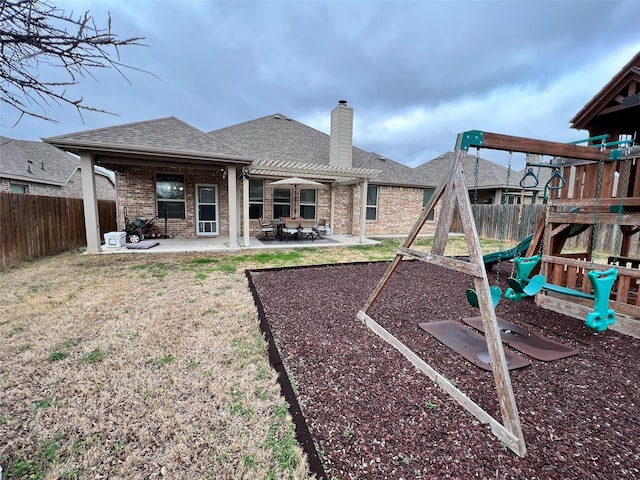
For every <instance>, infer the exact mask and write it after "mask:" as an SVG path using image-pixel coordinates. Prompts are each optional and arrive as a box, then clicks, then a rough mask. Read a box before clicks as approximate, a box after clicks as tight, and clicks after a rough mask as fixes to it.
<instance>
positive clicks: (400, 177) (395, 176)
mask: <svg viewBox="0 0 640 480" xmlns="http://www.w3.org/2000/svg"><path fill="white" fill-rule="evenodd" d="M208 135H209V136H210V137H211V138H214V139H216V140H218V141H220V142H222V143H225V144H226V145H230V146H231V147H233V148H234V149H235V150H237V151H239V152H242V153H243V154H245V155H247V156H250V157H253V158H255V159H256V161H255V163H254V165H255V166H256V167H258V166H260V165H284V164H291V165H299V166H304V165H308V166H309V168H310V170H317V171H318V172H320V173H321V172H322V171H323V168H318V167H319V166H323V167H325V168H324V169H328V168H329V167H330V164H329V149H330V137H329V135H327V134H326V133H323V132H321V131H319V130H316V129H314V128H312V127H309V126H308V125H305V124H303V123H300V122H298V121H296V120H294V119H292V118H289V117H287V116H286V115H283V114H281V113H276V114H273V115H267V116H265V117H261V118H257V119H255V120H250V121H247V122H243V123H239V124H237V125H232V126H229V127H225V128H221V129H219V130H214V131H212V132H209V133H208ZM352 167H353V170H352V171H353V172H354V173H357V169H366V170H362V173H363V175H362V176H371V171H376V170H377V171H378V174H377V176H375V177H374V178H371V179H370V180H369V181H370V183H372V184H382V185H399V186H400V185H401V186H416V187H424V186H428V185H429V184H428V183H425V181H424V180H423V179H422V178H421V177H420V176H419V175H418V176H417V175H416V174H415V172H414V170H413V169H412V168H409V167H407V166H406V165H402V164H400V163H398V162H395V161H393V160H390V159H387V158H384V157H382V156H381V155H378V154H377V153H374V152H366V151H364V150H362V149H360V148H357V147H353V150H352ZM367 171H368V172H369V173H368V174H366V173H367ZM319 178H322V177H319Z"/></svg>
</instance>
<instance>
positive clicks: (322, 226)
mask: <svg viewBox="0 0 640 480" xmlns="http://www.w3.org/2000/svg"><path fill="white" fill-rule="evenodd" d="M313 229H314V230H315V232H316V234H317V235H318V238H322V235H324V234H326V233H327V219H326V218H321V219H320V220H318V223H316V225H315V226H314V227H313Z"/></svg>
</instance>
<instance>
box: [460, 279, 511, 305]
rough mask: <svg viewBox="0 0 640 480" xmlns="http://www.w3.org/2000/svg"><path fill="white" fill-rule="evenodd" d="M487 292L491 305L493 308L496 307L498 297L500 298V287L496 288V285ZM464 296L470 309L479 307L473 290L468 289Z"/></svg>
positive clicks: (476, 295)
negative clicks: (489, 293)
mask: <svg viewBox="0 0 640 480" xmlns="http://www.w3.org/2000/svg"><path fill="white" fill-rule="evenodd" d="M489 290H490V292H491V302H492V303H493V306H494V307H496V305H498V303H499V302H500V297H502V290H500V287H498V286H497V285H493V286H491V287H489ZM465 294H466V295H467V301H468V302H469V304H470V305H471V306H472V307H475V308H478V307H480V302H479V301H478V294H477V293H476V291H475V290H474V289H472V288H468V289H467V291H466V292H465Z"/></svg>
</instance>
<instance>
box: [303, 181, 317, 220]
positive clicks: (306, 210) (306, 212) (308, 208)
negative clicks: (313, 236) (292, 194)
mask: <svg viewBox="0 0 640 480" xmlns="http://www.w3.org/2000/svg"><path fill="white" fill-rule="evenodd" d="M300 217H302V218H304V219H305V220H315V219H316V190H315V188H301V189H300Z"/></svg>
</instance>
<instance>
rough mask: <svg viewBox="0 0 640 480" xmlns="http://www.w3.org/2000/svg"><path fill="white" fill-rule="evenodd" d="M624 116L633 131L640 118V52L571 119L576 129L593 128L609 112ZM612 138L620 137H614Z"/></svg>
mask: <svg viewBox="0 0 640 480" xmlns="http://www.w3.org/2000/svg"><path fill="white" fill-rule="evenodd" d="M610 114H615V115H616V116H620V115H622V121H623V122H624V123H627V124H628V128H629V130H628V131H626V132H622V133H629V134H633V133H634V132H635V130H634V128H637V126H638V122H639V120H638V119H639V118H640V52H638V53H637V54H636V55H635V56H634V57H633V58H632V59H631V61H630V62H629V63H627V64H626V65H625V66H624V67H623V68H622V70H620V71H619V72H618V73H617V74H616V75H615V76H614V77H613V78H612V79H611V80H610V81H609V82H608V83H607V84H606V85H605V86H604V87H603V88H602V89H601V90H600V91H599V92H598V93H597V94H596V95H595V96H594V97H593V98H592V99H591V100H590V101H589V102H588V103H587V104H586V105H585V106H584V107H582V109H581V110H580V111H579V112H578V113H577V114H576V115H575V117H573V118H572V119H571V124H572V125H571V126H572V128H576V129H579V130H590V131H591V130H593V128H592V127H593V126H594V125H595V124H597V123H599V122H600V123H601V122H603V121H604V118H603V117H604V116H605V115H610ZM610 140H617V138H613V139H610Z"/></svg>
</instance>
